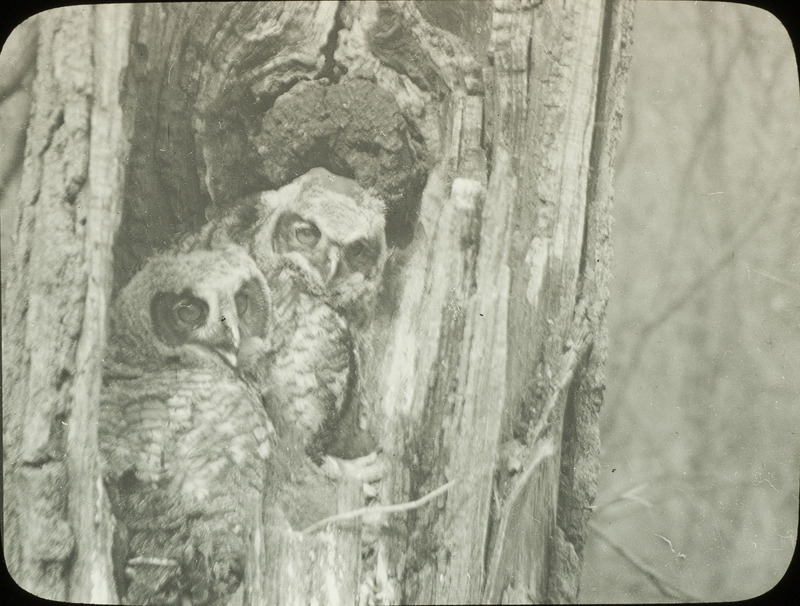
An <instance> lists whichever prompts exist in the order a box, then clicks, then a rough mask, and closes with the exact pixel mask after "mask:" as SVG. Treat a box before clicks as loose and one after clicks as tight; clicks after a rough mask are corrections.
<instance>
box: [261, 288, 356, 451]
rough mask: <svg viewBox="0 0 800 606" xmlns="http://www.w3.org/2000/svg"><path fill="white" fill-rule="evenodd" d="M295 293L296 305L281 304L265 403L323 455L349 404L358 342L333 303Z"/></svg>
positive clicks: (282, 426)
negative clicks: (328, 304) (276, 348)
mask: <svg viewBox="0 0 800 606" xmlns="http://www.w3.org/2000/svg"><path fill="white" fill-rule="evenodd" d="M293 294H294V296H293V297H292V298H291V301H292V302H293V305H287V304H286V303H285V301H282V302H281V303H280V304H279V305H276V315H277V322H276V324H277V325H278V326H280V328H281V332H282V337H280V338H279V346H278V350H277V353H276V356H275V360H274V364H273V367H272V371H271V377H270V378H271V381H270V386H269V387H270V393H269V394H268V398H267V401H266V404H267V407H268V408H269V411H270V417H271V418H272V419H273V420H275V422H276V423H277V424H278V425H279V430H280V432H281V433H282V434H287V433H288V434H293V435H295V436H297V437H298V439H299V440H300V441H301V442H303V443H304V444H305V445H306V447H307V450H308V453H309V454H310V455H311V456H312V458H315V459H318V458H319V456H321V455H322V454H324V452H325V448H326V446H327V444H329V443H330V441H331V439H332V437H333V433H334V430H335V427H336V425H337V424H338V422H339V419H340V418H341V416H342V414H343V413H344V411H346V410H347V408H348V406H349V405H350V400H351V396H352V392H353V382H354V380H355V374H356V373H355V367H354V361H355V360H354V351H353V343H352V339H351V337H350V332H349V330H348V328H347V324H346V323H345V321H344V320H343V319H342V318H341V316H339V315H338V314H337V313H336V312H334V311H333V310H332V309H331V308H330V307H328V306H327V305H325V304H324V303H322V302H321V301H319V300H318V299H315V298H313V297H310V296H308V295H305V294H302V293H293Z"/></svg>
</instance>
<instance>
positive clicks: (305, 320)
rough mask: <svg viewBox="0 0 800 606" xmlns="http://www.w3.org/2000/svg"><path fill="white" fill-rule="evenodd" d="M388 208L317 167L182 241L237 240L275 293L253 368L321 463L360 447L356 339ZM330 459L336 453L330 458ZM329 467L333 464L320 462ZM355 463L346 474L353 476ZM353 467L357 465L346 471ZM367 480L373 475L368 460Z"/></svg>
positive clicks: (288, 429) (284, 423)
mask: <svg viewBox="0 0 800 606" xmlns="http://www.w3.org/2000/svg"><path fill="white" fill-rule="evenodd" d="M384 213H385V207H384V204H383V202H382V201H381V200H379V199H378V198H376V197H375V196H373V195H372V194H371V193H369V192H368V191H367V190H365V189H363V188H361V187H360V186H359V185H358V184H357V183H356V182H355V181H353V180H352V179H347V178H344V177H340V176H336V175H333V174H331V173H330V172H328V171H327V170H325V169H322V168H316V169H312V170H311V171H309V172H308V173H306V174H304V175H302V176H301V177H299V178H298V179H296V180H295V181H293V182H292V183H290V184H288V185H286V186H285V187H283V188H281V189H279V190H276V191H268V192H262V193H260V194H258V195H256V196H253V197H251V198H250V199H247V200H244V201H242V203H241V204H240V205H239V206H238V207H237V208H236V209H235V210H234V211H233V212H231V213H230V214H228V215H227V216H225V217H223V218H221V219H219V220H217V221H212V222H210V223H209V224H208V225H207V226H206V227H205V228H204V229H203V231H202V232H201V233H200V234H197V235H193V236H191V237H190V238H188V239H187V240H185V241H184V242H183V244H182V248H183V249H184V250H186V249H193V248H197V247H202V248H220V247H224V246H226V245H228V244H229V243H231V242H233V243H236V244H239V245H241V246H243V247H244V248H245V249H246V250H247V251H248V252H249V253H250V254H251V256H252V257H253V258H254V259H255V261H256V264H257V265H258V266H259V268H260V269H261V270H262V271H263V272H264V274H265V276H266V278H267V281H268V282H269V284H270V288H271V289H272V291H273V297H274V305H275V322H276V324H275V326H276V327H275V334H274V335H273V343H274V346H275V352H274V358H272V364H271V365H264V367H263V368H264V369H268V372H265V373H263V372H262V373H261V376H258V375H259V371H263V369H258V368H256V369H253V374H255V375H257V376H258V378H257V383H259V384H260V385H261V386H262V391H263V392H264V393H265V394H267V395H268V397H265V405H266V406H267V409H268V412H269V413H270V418H271V419H272V420H273V422H274V423H275V425H276V428H277V430H278V432H279V433H281V434H283V435H287V436H293V437H294V438H296V439H297V440H300V441H301V442H303V443H304V444H305V445H306V450H307V452H308V454H309V455H310V456H311V457H312V458H313V459H314V460H315V462H317V463H318V464H321V463H326V464H330V463H331V462H332V461H333V462H334V463H335V465H334V467H336V466H338V468H339V469H340V470H341V469H342V468H343V466H345V467H346V466H347V465H346V464H344V463H343V461H342V459H354V458H356V457H361V456H363V455H366V454H367V453H369V452H370V451H371V450H372V449H373V448H374V442H373V441H372V440H371V439H370V437H369V436H368V435H367V434H366V433H365V432H363V431H360V430H359V427H358V425H359V405H358V402H359V382H358V365H359V351H360V350H361V347H360V345H359V341H360V338H361V336H362V333H363V331H364V329H365V327H366V326H368V324H369V322H370V320H371V317H372V313H373V309H374V304H375V300H376V297H377V294H378V291H379V288H380V284H381V278H382V273H383V268H384V265H385V263H386V259H387V251H386V239H385V235H384V226H385V219H384ZM331 457H334V458H333V459H331ZM327 468H328V469H331V467H330V466H328V467H327ZM359 469H360V468H359V467H358V466H355V467H350V468H349V470H350V472H353V473H355V474H356V475H359V474H360V473H361V472H360V471H358V470H359ZM353 470H356V471H353ZM367 470H368V471H366V472H365V474H366V475H365V476H364V477H363V479H365V480H374V479H376V478H375V477H370V476H371V474H373V473H378V472H377V471H376V470H375V469H373V468H370V467H369V466H367Z"/></svg>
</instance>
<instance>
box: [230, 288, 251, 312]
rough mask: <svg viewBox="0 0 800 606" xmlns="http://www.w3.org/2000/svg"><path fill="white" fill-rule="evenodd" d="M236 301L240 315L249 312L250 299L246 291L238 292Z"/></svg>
mask: <svg viewBox="0 0 800 606" xmlns="http://www.w3.org/2000/svg"><path fill="white" fill-rule="evenodd" d="M234 301H235V302H236V311H237V312H238V314H239V316H240V317H241V316H243V315H244V314H245V313H247V306H248V304H249V303H250V299H249V297H248V296H247V293H246V292H244V291H243V290H240V291H239V292H237V293H236V296H235V297H234Z"/></svg>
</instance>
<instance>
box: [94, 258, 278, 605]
mask: <svg viewBox="0 0 800 606" xmlns="http://www.w3.org/2000/svg"><path fill="white" fill-rule="evenodd" d="M271 323H272V311H271V301H270V292H269V290H268V288H267V285H266V282H265V280H264V277H263V275H262V274H261V272H260V271H259V270H258V268H257V267H256V265H255V264H254V263H253V261H252V259H251V258H250V257H249V256H248V255H247V254H246V253H245V252H244V251H242V250H241V249H237V248H233V247H231V248H226V249H224V250H214V251H194V252H191V253H188V254H178V255H163V256H158V257H155V258H153V259H151V260H150V261H149V262H148V263H147V264H146V265H145V267H144V268H143V269H142V270H141V271H140V272H139V273H138V274H136V276H134V278H133V279H132V280H131V281H130V283H129V284H128V285H127V286H126V287H125V288H124V289H123V290H122V291H121V292H120V293H119V296H118V297H117V299H116V301H115V302H114V305H113V306H112V308H111V311H110V325H109V336H108V347H107V349H106V353H105V360H104V364H105V365H104V373H103V391H102V397H101V404H100V411H99V426H98V439H99V445H100V453H101V456H102V463H103V479H104V482H105V485H106V488H107V491H108V496H109V501H110V504H111V509H112V513H113V514H114V517H115V519H116V522H117V525H116V529H115V536H114V546H113V552H114V553H113V556H114V568H115V577H116V581H117V587H118V593H119V595H120V597H122V598H124V600H125V602H126V603H132V604H153V603H157V604H181V605H182V604H187V603H191V604H194V605H198V604H214V605H216V604H219V605H221V604H225V603H227V599H228V598H229V597H230V595H231V594H232V593H233V592H234V591H236V589H237V587H238V586H239V585H240V583H241V580H242V578H243V575H244V571H245V563H246V562H247V561H248V560H249V559H250V558H249V556H248V554H249V551H250V549H251V541H252V540H253V539H252V535H253V534H254V533H255V532H256V529H257V528H258V525H259V523H260V515H261V507H262V493H263V491H264V488H265V486H264V483H265V464H264V462H265V460H266V458H267V456H268V454H269V448H270V441H271V439H272V433H273V429H272V426H271V425H270V422H269V420H268V418H267V416H266V413H265V411H264V408H263V406H262V405H261V402H260V399H259V397H258V395H257V394H256V393H255V391H254V390H253V389H252V388H250V387H249V386H248V385H247V384H246V383H245V382H243V381H242V380H241V379H240V377H239V375H238V374H237V362H238V359H237V350H238V348H239V345H240V343H241V342H242V341H243V340H244V339H251V340H252V339H262V340H263V339H268V338H269V332H270V329H271Z"/></svg>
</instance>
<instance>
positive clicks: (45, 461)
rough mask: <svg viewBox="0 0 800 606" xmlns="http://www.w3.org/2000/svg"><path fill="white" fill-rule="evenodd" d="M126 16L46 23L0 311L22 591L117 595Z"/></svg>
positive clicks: (119, 11)
mask: <svg viewBox="0 0 800 606" xmlns="http://www.w3.org/2000/svg"><path fill="white" fill-rule="evenodd" d="M129 22H130V21H129V9H127V8H120V7H114V8H112V7H94V8H91V9H85V8H83V9H81V8H75V9H65V10H63V11H58V12H51V13H47V14H45V15H41V16H40V18H39V27H40V34H39V50H38V55H39V61H38V73H37V76H36V79H35V82H34V89H33V96H34V99H35V102H34V109H33V111H32V115H31V122H30V128H29V131H28V143H27V151H26V158H25V166H24V172H23V177H22V183H21V188H20V202H19V203H20V207H21V219H20V223H19V228H18V241H17V248H16V256H15V259H14V262H13V269H12V272H13V273H12V276H11V277H10V279H9V282H8V284H7V287H6V288H7V290H6V292H5V299H4V302H3V312H4V313H3V431H4V434H3V437H4V440H3V456H4V497H5V498H4V521H5V525H4V530H5V533H4V536H3V540H4V548H5V553H6V561H7V563H8V567H9V571H10V572H11V574H12V576H13V577H14V579H15V580H17V582H18V583H19V584H20V585H21V586H22V587H23V588H25V589H27V590H28V591H31V592H33V593H36V594H38V595H43V596H46V597H48V598H51V599H61V600H73V601H103V600H111V599H113V595H114V594H113V591H112V589H111V586H112V582H111V575H110V568H109V558H108V547H109V534H110V524H111V520H110V518H109V516H108V513H107V508H106V507H105V504H104V498H105V497H104V492H103V489H102V483H101V482H100V481H99V478H100V475H99V468H98V460H97V435H96V430H95V429H94V428H95V425H96V422H95V419H96V411H97V408H96V405H97V399H98V393H99V389H100V366H101V353H102V349H103V345H104V341H105V311H106V303H107V300H108V296H109V294H110V286H111V243H112V240H113V236H114V232H115V229H116V223H117V221H118V213H119V209H120V207H121V201H122V195H121V187H120V185H121V183H122V180H123V174H124V173H123V169H124V167H123V164H122V159H123V157H124V155H125V153H126V134H125V128H126V120H125V119H124V116H123V115H122V112H121V104H120V99H119V92H120V91H119V84H120V81H121V76H122V73H123V69H124V68H125V67H126V66H127V51H128V27H129Z"/></svg>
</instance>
